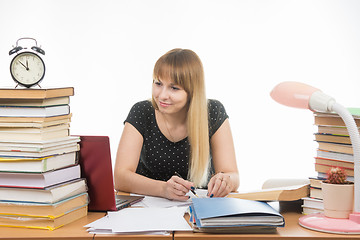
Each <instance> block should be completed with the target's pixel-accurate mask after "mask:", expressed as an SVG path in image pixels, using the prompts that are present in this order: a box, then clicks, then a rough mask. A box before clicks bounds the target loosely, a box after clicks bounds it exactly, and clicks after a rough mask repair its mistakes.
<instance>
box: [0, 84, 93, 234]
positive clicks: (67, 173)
mask: <svg viewBox="0 0 360 240" xmlns="http://www.w3.org/2000/svg"><path fill="white" fill-rule="evenodd" d="M73 95H74V89H73V88H72V87H69V88H51V89H0V226H7V227H24V228H37V229H50V230H54V229H56V228H59V227H61V226H63V225H65V224H68V223H70V222H73V221H75V220H77V219H79V218H81V217H83V216H86V215H87V206H88V194H87V187H86V182H85V180H84V179H81V172H80V166H79V164H78V151H79V149H80V148H79V141H80V138H79V137H74V136H70V132H69V130H70V120H71V112H70V105H69V103H70V101H69V100H70V96H73Z"/></svg>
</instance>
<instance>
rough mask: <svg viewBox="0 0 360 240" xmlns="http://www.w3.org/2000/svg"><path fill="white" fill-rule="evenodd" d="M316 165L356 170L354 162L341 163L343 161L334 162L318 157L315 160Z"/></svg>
mask: <svg viewBox="0 0 360 240" xmlns="http://www.w3.org/2000/svg"><path fill="white" fill-rule="evenodd" d="M315 163H317V164H321V165H328V166H334V167H341V168H349V169H354V163H353V162H347V161H341V160H334V159H327V158H319V157H316V158H315Z"/></svg>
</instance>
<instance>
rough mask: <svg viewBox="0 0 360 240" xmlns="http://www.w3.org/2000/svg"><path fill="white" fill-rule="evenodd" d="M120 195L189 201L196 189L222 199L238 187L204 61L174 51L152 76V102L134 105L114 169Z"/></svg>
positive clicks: (232, 155) (223, 121) (227, 137)
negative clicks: (208, 88) (208, 94)
mask: <svg viewBox="0 0 360 240" xmlns="http://www.w3.org/2000/svg"><path fill="white" fill-rule="evenodd" d="M114 175H115V188H116V189H117V190H119V191H125V192H132V193H138V194H144V195H152V196H160V197H164V198H168V199H175V200H187V199H188V196H186V194H187V193H188V191H189V190H190V189H194V188H195V187H199V188H203V187H205V188H206V187H207V189H208V196H210V197H223V196H226V195H227V194H228V193H230V192H231V191H235V190H237V188H238V187H239V176H238V170H237V165H236V159H235V150H234V144H233V139H232V135H231V130H230V125H229V120H228V115H227V114H226V111H225V109H224V107H223V105H222V104H221V103H220V102H219V101H216V100H207V99H206V95H205V83H204V72H203V66H202V63H201V60H200V59H199V57H198V56H197V54H196V53H194V52H193V51H191V50H188V49H173V50H171V51H169V52H167V53H166V54H165V55H163V56H162V57H160V58H159V60H158V61H157V62H156V64H155V67H154V72H153V86H152V99H151V101H148V100H146V101H142V102H138V103H136V104H135V105H134V106H133V107H132V109H131V110H130V113H129V115H128V117H127V119H126V120H125V126H124V130H123V133H122V136H121V139H120V142H119V147H118V152H117V157H116V163H115V169H114Z"/></svg>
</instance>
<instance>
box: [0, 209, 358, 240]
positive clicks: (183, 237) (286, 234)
mask: <svg viewBox="0 0 360 240" xmlns="http://www.w3.org/2000/svg"><path fill="white" fill-rule="evenodd" d="M298 210H299V209H297V210H296V211H294V209H290V210H289V209H281V208H280V212H281V213H282V214H283V216H284V218H285V227H284V228H278V230H277V232H276V233H273V234H207V233H193V232H174V233H173V234H170V235H167V236H159V235H110V234H107V235H103V234H97V235H94V234H89V233H88V232H87V231H86V228H84V227H83V226H85V225H86V224H88V223H91V222H93V221H95V220H97V219H99V218H101V217H103V216H104V215H105V213H101V212H89V213H88V215H87V216H86V217H83V218H81V219H79V220H77V221H75V222H73V223H71V224H68V225H65V226H64V227H61V228H59V229H56V230H54V231H49V230H39V229H25V228H7V227H0V239H10V240H20V239H40V240H41V239H56V240H60V239H67V240H74V239H76V240H82V239H95V240H109V239H122V240H124V239H131V240H144V239H151V240H168V239H169V240H170V239H172V240H196V239H202V240H205V239H265V240H272V239H279V238H281V239H287V240H289V239H294V240H300V239H314V240H320V239H331V240H340V239H360V235H339V234H328V233H321V232H316V231H312V230H308V229H305V228H303V227H301V226H300V225H299V224H298V219H299V217H301V216H302V215H301V214H300V213H299V211H298Z"/></svg>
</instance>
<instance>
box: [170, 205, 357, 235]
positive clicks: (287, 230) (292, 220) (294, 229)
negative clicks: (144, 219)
mask: <svg viewBox="0 0 360 240" xmlns="http://www.w3.org/2000/svg"><path fill="white" fill-rule="evenodd" d="M283 216H284V218H285V227H283V228H278V229H277V233H273V234H207V233H191V232H175V235H174V236H175V237H174V240H196V239H202V240H205V239H251V240H255V239H259V240H260V239H264V240H273V239H279V238H281V239H287V240H289V239H293V240H295V239H296V240H300V239H314V240H315V239H316V240H320V239H332V240H340V239H355V238H356V239H360V235H339V234H330V233H321V232H317V231H312V230H308V229H306V228H303V227H301V226H300V225H299V224H298V219H299V217H301V216H302V215H301V214H300V213H296V212H288V213H283Z"/></svg>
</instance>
